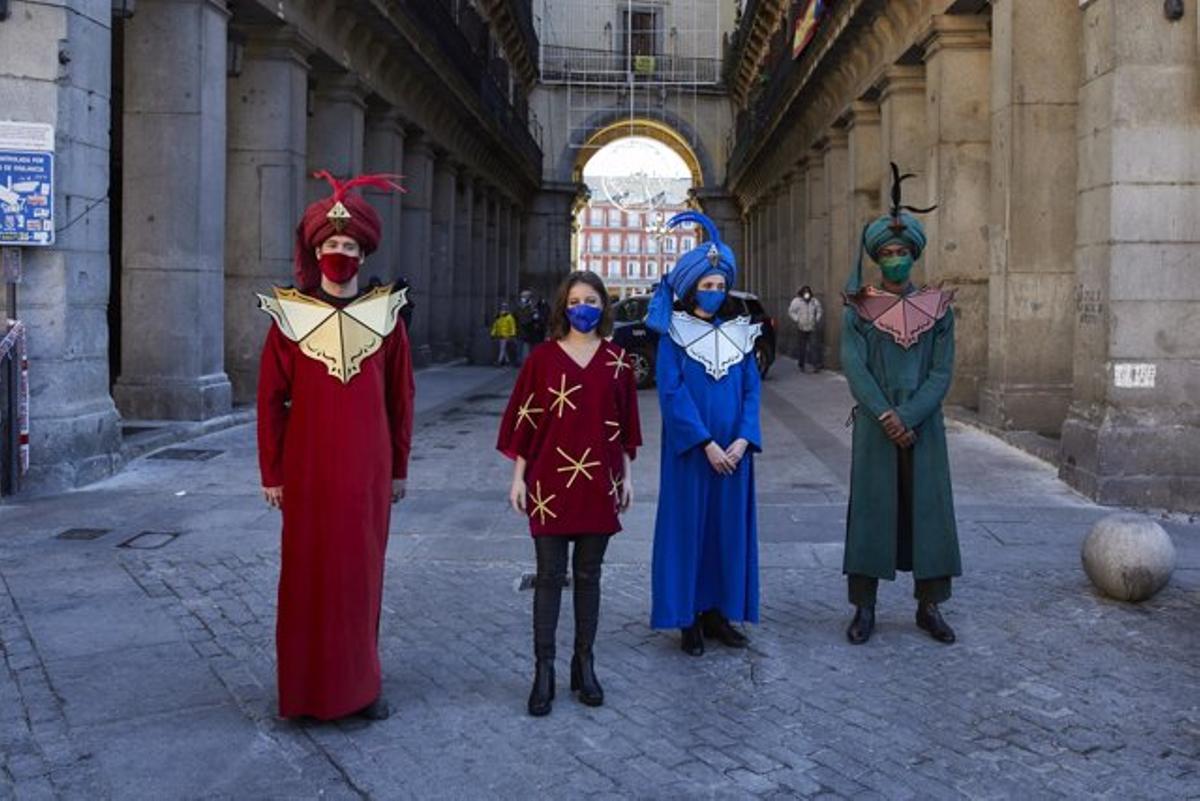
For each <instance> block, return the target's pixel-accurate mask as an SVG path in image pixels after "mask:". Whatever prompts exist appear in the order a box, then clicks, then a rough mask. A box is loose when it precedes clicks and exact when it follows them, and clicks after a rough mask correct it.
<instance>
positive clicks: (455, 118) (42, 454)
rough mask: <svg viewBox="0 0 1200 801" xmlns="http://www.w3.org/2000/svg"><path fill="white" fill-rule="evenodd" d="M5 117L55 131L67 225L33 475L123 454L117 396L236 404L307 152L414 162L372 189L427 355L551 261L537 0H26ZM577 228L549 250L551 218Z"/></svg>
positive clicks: (464, 346)
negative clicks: (538, 93) (532, 102)
mask: <svg viewBox="0 0 1200 801" xmlns="http://www.w3.org/2000/svg"><path fill="white" fill-rule="evenodd" d="M6 5H7V6H8V8H9V11H10V14H9V16H8V17H7V18H6V19H4V20H0V116H3V117H4V118H6V119H9V120H16V121H22V122H33V123H48V124H50V125H52V126H54V130H55V137H56V138H55V155H56V158H57V176H56V180H55V189H56V195H57V209H58V219H57V221H56V222H57V226H58V235H57V243H56V244H55V245H54V246H53V247H49V248H40V249H34V248H27V249H26V250H25V252H24V256H25V258H24V265H25V270H24V277H23V281H22V283H21V285H20V287H19V291H18V301H17V306H16V308H15V309H8V308H6V309H4V310H3V313H4V314H5V315H7V316H9V317H18V318H20V319H22V320H23V321H25V322H26V324H27V325H28V329H29V331H30V335H29V343H30V345H29V346H30V365H29V367H30V376H31V381H32V399H33V400H32V425H31V439H32V453H33V460H32V461H33V463H32V467H31V471H30V473H29V475H28V476H27V477H26V481H25V485H26V487H27V488H29V489H35V490H37V489H56V488H62V487H70V486H75V485H78V484H81V483H84V482H87V481H90V480H94V479H96V478H99V477H102V476H104V475H107V474H109V473H110V472H112V471H113V470H114V469H115V468H116V467H117V466H118V465H119V463H120V460H121V448H122V421H124V422H125V424H127V425H128V424H130V423H132V422H134V421H145V420H152V421H163V420H176V421H193V422H198V423H205V422H212V421H219V420H221V419H222V418H224V417H225V416H228V415H229V414H230V412H231V410H232V409H233V408H234V407H235V406H237V405H239V404H247V403H250V402H251V401H252V400H253V398H254V394H255V381H256V374H257V360H258V353H259V349H260V347H261V343H262V340H263V337H264V335H265V333H266V329H267V324H268V321H267V319H266V317H265V316H264V315H262V314H261V313H260V312H258V311H257V310H256V306H255V299H254V293H255V292H264V291H267V290H268V289H269V287H270V285H271V284H288V283H290V281H291V280H292V278H291V277H292V247H293V239H294V233H293V231H294V227H295V225H296V222H297V220H298V219H299V216H300V214H301V212H302V210H303V208H304V207H305V205H306V204H307V203H308V202H309V201H311V200H313V199H315V198H317V197H319V196H321V195H323V194H324V193H326V192H327V189H326V187H324V186H323V185H322V182H320V181H317V180H314V179H313V178H312V177H311V173H312V172H313V171H314V170H317V169H327V170H329V171H331V172H332V173H333V174H335V175H339V176H349V175H354V174H358V173H362V172H386V173H398V174H402V175H404V176H405V177H404V181H403V183H404V185H405V186H406V188H407V193H406V194H404V195H394V196H393V195H386V196H385V195H376V196H372V197H371V200H372V201H373V202H374V203H375V204H376V207H377V208H378V210H379V211H380V213H381V216H382V217H383V220H384V233H383V246H382V248H381V249H380V251H378V252H377V253H376V254H374V255H373V256H371V258H370V259H369V260H368V261H367V265H366V270H365V271H366V273H367V277H378V278H380V279H383V280H391V279H394V278H397V277H401V276H403V277H404V278H406V279H407V280H408V281H409V282H410V283H411V284H412V297H413V300H414V303H415V307H416V313H415V315H414V324H413V327H412V331H411V335H412V340H413V347H414V352H415V354H416V357H417V359H418V360H419V361H429V360H431V359H443V358H448V357H451V356H454V355H459V354H465V353H469V352H471V351H472V350H476V351H478V350H480V349H481V348H486V347H487V336H486V329H485V324H486V322H487V318H488V316H489V315H490V312H491V310H492V309H493V308H494V307H495V305H496V301H497V300H498V299H500V298H504V297H512V296H514V295H515V294H516V293H517V291H518V289H519V287H520V286H523V285H531V286H540V284H542V283H545V284H547V285H549V284H551V283H553V280H554V278H553V276H554V275H556V274H558V273H561V272H562V270H563V269H564V268H565V266H566V262H567V251H566V248H567V247H569V231H570V224H569V220H567V219H565V218H564V215H562V214H559V213H558V211H559V210H558V207H557V206H556V205H555V203H554V202H547V200H546V198H544V197H543V196H542V195H541V171H542V152H541V149H540V147H539V145H538V142H537V141H536V138H535V134H534V132H531V127H532V126H531V123H530V120H529V103H528V98H529V95H530V93H531V92H532V90H533V87H534V85H535V82H536V80H537V69H536V65H537V53H538V42H537V37H536V32H535V30H534V26H533V16H532V4H531V2H530V0H428V1H427V2H426V1H424V0H423V2H419V3H414V2H408V3H386V4H382V3H360V4H346V3H331V2H324V1H323V0H295V1H292V0H289V2H287V3H278V2H267V1H266V0H263V1H262V2H259V0H232V2H216V1H215V0H119V1H118V0H114V2H112V3H108V2H85V1H84V0H63V2H57V3H43V2H24V1H23V0H14V1H13V2H11V3H9V4H6ZM563 241H565V242H567V243H568V244H566V245H565V246H562V247H560V250H559V252H558V254H557V258H555V255H554V254H553V253H551V251H550V250H549V249H548V246H547V245H546V244H545V243H547V242H559V243H561V242H563Z"/></svg>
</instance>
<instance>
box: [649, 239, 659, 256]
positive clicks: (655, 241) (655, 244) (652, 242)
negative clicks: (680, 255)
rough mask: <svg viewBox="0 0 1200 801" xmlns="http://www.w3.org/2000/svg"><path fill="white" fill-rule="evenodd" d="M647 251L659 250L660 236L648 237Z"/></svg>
mask: <svg viewBox="0 0 1200 801" xmlns="http://www.w3.org/2000/svg"><path fill="white" fill-rule="evenodd" d="M646 252H647V253H657V252H658V237H657V236H648V237H646Z"/></svg>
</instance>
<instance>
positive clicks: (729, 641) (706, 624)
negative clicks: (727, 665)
mask: <svg viewBox="0 0 1200 801" xmlns="http://www.w3.org/2000/svg"><path fill="white" fill-rule="evenodd" d="M700 622H701V626H702V631H703V632H704V636H705V637H706V638H707V639H710V640H716V641H717V642H719V643H721V645H724V646H726V647H727V648H745V647H746V646H747V645H749V644H750V639H749V638H748V637H747V636H746V635H745V634H742V633H741V632H740V631H738V630H737V629H735V628H734V627H733V626H732V625H731V624H730V622H729V619H728V618H726V617H725V616H724V615H723V614H721V613H720V612H719V611H717V610H716V609H710V610H709V611H707V612H705V613H704V614H702V615H701V616H700Z"/></svg>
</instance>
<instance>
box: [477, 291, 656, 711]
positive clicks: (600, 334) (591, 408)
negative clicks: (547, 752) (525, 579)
mask: <svg viewBox="0 0 1200 801" xmlns="http://www.w3.org/2000/svg"><path fill="white" fill-rule="evenodd" d="M609 303H610V301H609V298H608V292H606V291H605V289H604V283H603V282H602V281H601V280H600V277H599V276H598V275H596V274H595V273H593V272H588V271H580V272H574V273H571V274H570V275H569V276H567V278H566V280H565V281H564V282H563V284H562V286H561V287H559V290H558V293H557V295H556V296H555V299H554V306H553V308H552V310H551V312H550V320H549V323H550V336H551V338H552V341H551V342H548V343H547V344H546V345H544V346H542V347H539V348H535V349H534V350H533V352H532V353H531V354H530V356H529V359H528V360H527V361H526V362H525V365H524V367H522V368H521V373H520V375H519V376H518V378H517V384H516V387H515V388H514V389H513V393H512V397H511V398H510V399H509V401H508V409H507V411H506V412H505V413H504V419H503V420H502V421H501V423H500V436H499V439H498V441H497V443H496V447H497V449H499V451H500V452H501V453H503V454H504V455H505V456H507V457H508V458H510V459H512V460H513V462H514V464H513V477H512V486H511V487H510V489H509V502H510V503H511V504H512V507H513V509H514V510H516V511H517V512H518V513H520V514H523V515H526V516H527V517H528V518H529V532H530V534H532V535H533V546H534V553H535V554H536V556H537V577H536V580H535V583H534V591H533V652H534V658H535V660H536V668H535V673H534V679H533V689H532V690H531V691H530V693H529V702H528V709H529V714H530V715H533V716H535V717H540V716H542V715H548V714H549V713H550V709H551V705H552V702H553V700H554V659H555V638H556V632H557V630H558V613H559V608H560V606H561V603H562V590H563V587H564V586H565V584H566V581H567V556H568V553H567V551H568V547H569V546H570V545H571V544H572V543H573V544H574V546H575V549H574V556H573V559H572V582H573V586H574V593H575V598H574V601H575V653H574V655H573V657H572V658H571V690H572V691H573V692H578V693H579V700H580V701H581V702H583V703H584V704H587V705H588V706H600V705H601V704H603V703H604V690H603V689H602V688H601V686H600V682H599V681H598V680H597V678H596V672H595V665H594V659H593V645H594V643H595V640H596V628H597V626H598V625H599V619H600V570H601V566H602V564H603V561H604V552H605V550H606V549H607V547H608V540H609V537H610V536H611V535H613V534H615V533H616V532H618V531H620V530H621V523H620V521H619V519H618V517H617V515H618V513H619V512H624V511H625V510H627V509H628V508H629V504H630V503H631V502H632V501H633V484H632V481H631V477H630V467H631V463H632V462H633V458H634V456H635V455H636V454H637V448H638V446H640V445H641V444H642V431H641V425H640V423H639V422H638V406H637V384H636V382H635V381H634V378H633V369H632V368H631V367H630V366H629V362H628V360H627V359H626V355H625V351H624V350H622V349H621V348H620V347H618V346H617V345H614V344H612V343H611V342H608V341H606V337H608V335H609V334H610V333H611V332H612V312H611V310H610V308H609Z"/></svg>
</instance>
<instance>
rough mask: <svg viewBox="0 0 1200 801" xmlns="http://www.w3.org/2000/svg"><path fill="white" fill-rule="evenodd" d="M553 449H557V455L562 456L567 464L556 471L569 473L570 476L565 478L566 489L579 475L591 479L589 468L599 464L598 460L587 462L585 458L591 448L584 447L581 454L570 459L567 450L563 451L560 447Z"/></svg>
mask: <svg viewBox="0 0 1200 801" xmlns="http://www.w3.org/2000/svg"><path fill="white" fill-rule="evenodd" d="M554 450H556V451H558V455H559V456H561V457H562V458H564V459H566V460H567V464H565V465H563V466H562V467H560V468H558V472H560V473H570V474H571V476H570V477H569V478H568V479H567V489H570V488H571V485H572V484H574V483H575V479H577V478H579V476H580V475H584V476H587V480H588V481H591V480H592V474H591V472H590V471H591V469H592V468H593V467H599V466H600V463H599V462H589V461H588V460H587V458H588V456H589V455H590V454H591V452H592V449H591V448H585V449H584V451H583V455H582V456H580V457H579V459H578V460H576V459H572V458H571V457H570V456H569V455H567V452H566V451H564V450H563V449H562V448H555V449H554Z"/></svg>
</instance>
